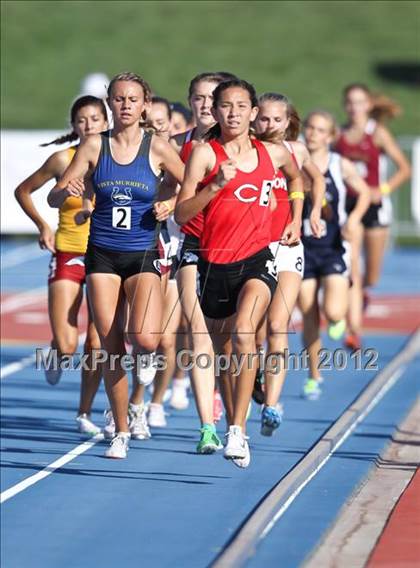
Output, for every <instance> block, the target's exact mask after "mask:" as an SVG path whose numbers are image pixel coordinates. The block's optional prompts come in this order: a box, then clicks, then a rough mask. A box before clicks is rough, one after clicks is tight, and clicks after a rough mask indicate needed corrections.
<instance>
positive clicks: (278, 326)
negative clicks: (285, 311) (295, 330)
mask: <svg viewBox="0 0 420 568" xmlns="http://www.w3.org/2000/svg"><path fill="white" fill-rule="evenodd" d="M288 319H289V318H287V321H283V320H282V319H280V318H273V319H270V320H269V321H268V334H269V336H270V337H271V336H273V335H283V334H286V333H287V329H288V324H289V321H288Z"/></svg>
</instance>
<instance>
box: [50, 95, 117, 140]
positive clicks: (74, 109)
mask: <svg viewBox="0 0 420 568" xmlns="http://www.w3.org/2000/svg"><path fill="white" fill-rule="evenodd" d="M87 106H95V107H97V108H98V109H99V111H100V112H101V114H102V116H103V118H104V120H107V114H106V107H105V103H104V101H103V100H102V99H98V97H93V96H92V95H86V96H83V97H79V98H78V99H76V100H75V101H74V103H73V104H72V106H71V109H70V124H71V125H72V127H73V130H72V131H71V132H69V133H68V134H64V136H59V137H58V138H56V139H55V140H52V142H46V143H45V144H40V146H42V147H45V146H50V145H51V144H65V143H66V142H75V141H76V140H78V139H79V135H78V134H77V133H76V132H75V130H74V124H75V122H76V118H77V113H78V112H79V111H80V110H82V109H83V108H85V107H87Z"/></svg>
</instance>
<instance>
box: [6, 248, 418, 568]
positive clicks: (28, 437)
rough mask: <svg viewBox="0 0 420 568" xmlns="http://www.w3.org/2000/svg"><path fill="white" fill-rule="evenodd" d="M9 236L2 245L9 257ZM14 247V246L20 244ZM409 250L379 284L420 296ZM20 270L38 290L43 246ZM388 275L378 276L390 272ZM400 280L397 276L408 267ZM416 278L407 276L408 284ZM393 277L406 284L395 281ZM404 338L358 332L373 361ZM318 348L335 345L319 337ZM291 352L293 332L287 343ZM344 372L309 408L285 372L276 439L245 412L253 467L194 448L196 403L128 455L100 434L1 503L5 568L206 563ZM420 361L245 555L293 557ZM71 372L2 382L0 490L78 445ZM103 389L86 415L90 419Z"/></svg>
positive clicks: (258, 561)
mask: <svg viewBox="0 0 420 568" xmlns="http://www.w3.org/2000/svg"><path fill="white" fill-rule="evenodd" d="M13 246H16V245H14V244H13V243H7V244H6V247H5V248H6V251H5V252H6V253H8V252H13V250H12V249H13ZM19 246H20V245H19ZM415 259H417V263H416V262H415ZM418 259H419V255H418V253H417V256H416V255H414V254H413V253H412V252H410V253H404V254H403V255H399V254H398V255H396V254H395V253H392V254H390V255H389V256H388V260H387V262H388V263H394V262H395V263H396V266H397V267H398V272H399V273H400V274H401V272H402V271H403V270H404V274H405V275H406V278H405V279H404V282H403V283H401V281H400V280H399V279H398V286H399V287H398V288H396V285H397V280H396V279H395V278H394V276H395V272H396V270H388V269H387V270H388V272H389V273H390V274H389V276H387V277H386V278H385V279H384V280H385V281H384V283H383V284H382V285H381V288H380V289H378V291H380V292H383V293H390V292H391V291H393V292H399V293H413V292H418V288H417V289H415V288H414V287H413V284H412V283H413V278H414V277H415V273H416V270H417V268H416V266H417V265H418ZM27 262H29V263H30V265H29V266H30V270H28V267H27V266H26V267H25V273H26V276H27V275H28V273H29V274H30V275H31V280H29V279H28V276H27V278H26V282H25V283H24V285H25V289H28V288H36V287H39V286H42V285H44V283H45V273H46V265H47V264H48V258H47V255H43V256H41V257H38V258H34V259H33V260H29V261H27ZM23 271H24V269H23V266H22V264H19V265H16V266H12V267H10V268H9V269H6V270H5V272H4V275H3V286H4V289H5V290H6V291H7V290H14V291H16V290H23V289H24V288H23V283H22V273H23ZM387 274H388V273H387ZM407 275H408V276H407ZM417 282H418V281H417ZM402 284H403V285H402ZM405 339H406V337H405V336H403V335H399V336H379V335H377V336H369V338H368V340H367V343H368V344H369V347H375V348H377V349H378V351H379V352H380V359H379V367H380V368H383V367H384V366H385V365H386V363H387V362H389V361H390V360H391V359H392V358H393V357H394V355H395V354H396V353H397V352H398V351H399V350H400V348H401V346H402V345H403V343H404V341H405ZM325 346H327V347H336V346H333V344H332V343H329V342H328V341H325ZM34 348H35V346H25V347H16V348H13V349H12V348H7V349H5V350H4V351H3V361H2V365H5V364H7V363H9V362H12V361H16V360H19V359H20V358H22V357H24V356H26V355H29V354H31V353H32V352H33V349H34ZM299 349H300V338H299V336H291V350H299ZM374 375H375V373H374V372H367V371H355V370H354V369H351V368H350V369H347V370H346V371H342V372H335V373H332V372H330V373H326V374H325V379H326V380H325V383H324V396H323V397H322V398H321V399H320V400H319V401H317V402H314V403H310V402H306V401H304V400H302V399H301V398H300V396H299V394H300V389H301V383H302V380H303V377H304V373H303V372H302V371H300V372H291V373H290V374H289V377H288V381H287V383H286V387H285V392H284V397H283V403H284V406H285V421H284V424H283V425H282V426H281V429H280V430H279V431H278V434H277V435H276V436H274V437H273V438H271V439H270V438H263V437H261V436H260V435H259V433H258V431H259V415H258V411H257V409H255V408H254V410H253V414H252V417H251V420H250V427H249V434H250V436H251V448H252V463H251V466H250V468H249V469H248V470H239V469H237V468H235V466H233V465H232V464H231V463H229V462H226V461H225V460H223V458H222V457H221V455H220V454H218V455H214V456H197V455H196V454H195V452H194V450H195V443H196V441H197V427H198V422H197V418H196V413H195V410H193V409H192V404H191V406H190V409H188V410H187V411H184V412H176V411H171V416H169V418H168V425H169V426H168V428H167V429H164V430H157V431H155V432H153V434H154V436H153V438H152V439H151V440H149V441H146V442H140V441H137V442H136V441H134V442H132V444H131V449H130V453H129V457H128V459H127V460H124V461H111V460H106V459H104V458H103V457H102V455H103V451H104V448H105V445H104V443H98V444H97V445H95V446H94V447H93V448H91V449H90V450H89V451H87V452H86V453H84V454H83V455H81V456H78V457H77V458H75V459H74V460H73V461H71V462H70V463H69V464H67V465H66V466H64V467H63V468H62V469H59V470H57V471H56V472H55V473H53V474H52V475H50V476H49V477H47V478H46V479H44V480H42V481H40V482H39V483H37V484H35V485H33V486H32V487H30V488H28V489H27V490H25V491H23V492H22V493H20V494H18V495H16V496H15V497H13V498H11V499H10V500H9V501H7V502H6V503H5V504H4V505H3V508H2V566H4V568H20V567H30V568H37V567H38V566H39V567H41V566H42V568H61V567H63V568H64V567H66V568H67V567H69V568H70V567H71V568H74V567H78V568H79V567H85V566H86V567H96V566H101V568H114V567H116V566H125V565H128V564H129V563H130V565H131V564H132V563H133V562H135V563H138V564H139V565H141V566H153V567H154V568H161V567H162V568H164V567H165V568H166V567H169V566H171V567H173V566H176V567H178V566H182V567H185V568H189V567H191V568H200V567H205V566H208V564H209V563H210V562H211V561H212V560H213V559H214V558H215V556H216V555H217V553H218V552H219V551H220V550H221V548H222V547H223V546H224V545H225V544H226V542H227V541H228V540H229V538H230V537H231V536H232V534H233V533H234V532H235V531H236V530H237V529H238V527H239V526H240V525H241V523H242V522H243V520H244V519H245V518H246V516H247V515H248V514H249V513H250V512H251V511H252V510H253V509H254V507H255V506H256V505H257V504H258V502H259V501H260V500H261V499H262V498H263V497H264V495H265V494H266V493H267V492H268V491H269V490H270V489H271V488H272V486H273V485H274V484H275V483H276V482H277V481H278V480H279V479H280V478H281V477H283V476H284V475H285V474H286V473H287V472H288V471H289V470H290V469H291V468H292V467H293V466H294V465H295V464H296V463H297V462H298V461H299V460H300V459H301V458H302V457H303V456H304V454H305V453H306V452H307V451H308V449H309V448H310V447H311V446H312V445H313V444H314V443H315V442H316V441H317V440H318V439H319V438H320V437H321V436H322V434H323V432H325V430H327V429H328V428H329V427H330V426H331V424H332V423H333V422H334V421H335V420H336V419H337V418H338V417H339V416H340V415H341V414H342V412H343V410H344V409H345V408H346V407H347V406H348V405H349V404H350V403H351V402H352V401H353V400H354V399H355V398H356V397H357V396H358V394H359V393H360V392H361V391H362V390H363V388H364V387H365V386H366V385H367V384H368V383H369V381H370V380H372V378H373V377H374ZM419 375H420V361H419V360H418V359H417V360H416V361H415V362H413V364H412V365H410V367H409V368H408V369H407V371H406V372H405V374H404V376H403V378H402V379H400V381H399V382H398V384H397V385H396V386H394V387H393V388H392V389H391V391H390V392H389V393H388V394H387V395H386V397H385V398H384V399H383V401H381V403H380V404H379V405H378V407H377V408H376V409H375V410H374V411H373V412H372V413H371V414H370V415H369V416H368V417H367V419H366V420H365V421H364V422H363V423H362V424H361V425H360V427H359V428H358V429H357V431H356V432H355V433H354V434H353V436H351V438H349V439H348V440H347V441H346V443H345V444H344V445H343V446H342V447H341V448H340V450H339V452H338V453H337V455H336V456H335V457H333V458H332V459H331V460H330V461H329V462H328V464H327V465H326V466H325V468H324V469H323V470H322V471H321V472H320V473H319V474H318V475H317V476H316V477H315V478H314V480H313V481H312V482H311V483H310V484H309V485H308V486H307V487H306V488H305V490H304V491H303V492H302V493H301V495H300V496H299V497H298V498H297V499H296V501H295V502H294V503H293V505H292V506H291V507H290V508H289V510H288V511H287V513H286V514H285V515H284V517H282V519H281V520H280V521H279V523H278V524H277V525H276V526H275V527H274V529H273V530H272V532H271V533H270V534H269V535H268V536H267V538H266V539H265V540H264V541H263V542H262V543H261V546H260V547H259V548H258V551H257V556H256V557H255V558H254V559H253V560H252V561H251V562H250V563H249V565H250V566H252V567H254V566H255V567H256V566H261V565H263V562H266V561H270V562H271V564H272V565H273V563H274V566H280V565H281V566H285V567H286V566H287V567H288V566H299V564H300V563H301V562H302V561H303V559H304V558H305V557H306V556H307V555H308V554H309V553H310V551H311V550H312V549H313V547H314V546H315V545H316V543H317V542H318V541H319V538H320V537H321V535H322V533H323V532H324V530H325V529H326V528H327V527H328V526H329V525H330V524H331V522H333V520H334V517H335V515H336V514H337V512H338V510H339V509H340V507H341V506H342V505H343V504H344V502H345V500H346V498H347V497H348V496H349V494H351V492H352V491H353V490H354V488H355V487H356V486H357V484H358V483H359V482H360V481H361V480H362V479H363V477H364V476H365V474H366V472H367V471H368V468H369V467H370V466H371V464H372V460H374V459H375V456H377V455H378V453H379V452H380V450H381V448H382V447H383V445H384V444H385V443H386V442H387V441H388V440H389V437H390V435H391V433H392V431H393V429H394V428H395V426H396V425H397V424H398V423H399V421H400V420H401V418H403V416H404V415H405V413H406V412H407V411H408V409H409V408H410V406H411V404H412V403H413V401H414V398H415V396H416V393H418V383H417V382H416V381H417V380H418V377H419ZM78 390H79V377H78V373H77V372H65V373H64V376H63V379H62V381H61V382H60V384H59V385H58V386H57V387H55V388H52V387H50V386H48V385H47V384H46V383H45V379H44V378H43V375H42V373H41V372H37V371H35V369H34V368H33V367H28V368H25V369H22V370H21V371H19V372H17V373H15V374H12V375H10V376H9V377H7V378H6V379H4V381H2V448H3V462H2V478H1V481H2V491H4V490H5V489H7V488H9V487H12V486H13V485H15V484H16V483H18V482H19V481H21V480H22V479H25V478H27V477H29V476H30V475H32V474H34V473H36V472H38V471H39V470H41V469H43V468H44V467H45V466H46V465H48V464H50V463H51V462H53V461H54V460H56V459H57V458H59V457H60V456H62V455H64V454H66V453H67V452H69V451H70V450H71V449H72V448H74V447H75V446H77V445H78V444H80V443H81V441H82V440H81V438H80V437H79V435H78V434H77V433H76V432H75V423H74V417H75V410H76V407H77V401H78ZM105 407H106V397H105V395H104V392H103V389H101V391H100V393H98V396H97V398H96V400H95V404H94V408H95V409H96V411H95V412H94V414H93V416H94V419H95V420H97V422H98V423H101V416H100V413H101V412H102V410H103V409H104V408H105Z"/></svg>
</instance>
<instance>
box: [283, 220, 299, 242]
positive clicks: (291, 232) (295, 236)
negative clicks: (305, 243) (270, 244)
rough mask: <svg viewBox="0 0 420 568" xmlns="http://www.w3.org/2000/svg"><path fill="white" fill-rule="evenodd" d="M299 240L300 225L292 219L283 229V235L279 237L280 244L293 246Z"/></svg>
mask: <svg viewBox="0 0 420 568" xmlns="http://www.w3.org/2000/svg"><path fill="white" fill-rule="evenodd" d="M299 240H300V225H299V223H297V222H296V221H292V222H291V223H289V224H288V225H287V227H286V228H285V229H284V232H283V235H282V237H281V239H280V242H281V244H282V245H287V246H289V247H290V246H295V245H297V244H298V243H299Z"/></svg>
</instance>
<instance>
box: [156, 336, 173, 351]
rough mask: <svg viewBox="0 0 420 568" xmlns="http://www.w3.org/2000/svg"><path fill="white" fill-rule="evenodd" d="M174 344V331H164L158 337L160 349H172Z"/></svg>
mask: <svg viewBox="0 0 420 568" xmlns="http://www.w3.org/2000/svg"><path fill="white" fill-rule="evenodd" d="M175 346H176V335H175V334H174V333H165V334H163V335H162V337H161V338H160V342H159V349H160V350H161V351H165V352H168V351H173V350H174V349H175Z"/></svg>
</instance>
